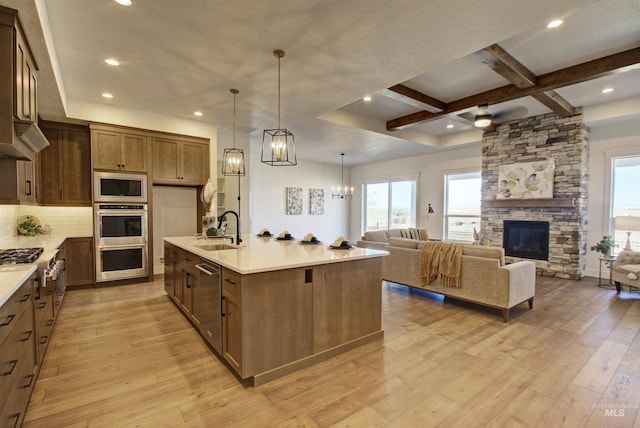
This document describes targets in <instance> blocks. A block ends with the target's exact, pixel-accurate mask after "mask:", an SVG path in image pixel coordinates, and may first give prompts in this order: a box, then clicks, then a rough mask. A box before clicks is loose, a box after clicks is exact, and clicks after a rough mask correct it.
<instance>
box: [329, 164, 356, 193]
mask: <svg viewBox="0 0 640 428" xmlns="http://www.w3.org/2000/svg"><path fill="white" fill-rule="evenodd" d="M340 156H342V170H341V171H342V174H341V177H340V186H338V188H335V187H332V188H331V198H332V199H335V198H338V199H351V198H352V197H353V187H348V186H345V185H344V153H340Z"/></svg>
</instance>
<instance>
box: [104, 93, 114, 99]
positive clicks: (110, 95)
mask: <svg viewBox="0 0 640 428" xmlns="http://www.w3.org/2000/svg"><path fill="white" fill-rule="evenodd" d="M102 97H103V98H109V99H111V98H113V95H112V94H110V93H109V92H104V93H103V94H102Z"/></svg>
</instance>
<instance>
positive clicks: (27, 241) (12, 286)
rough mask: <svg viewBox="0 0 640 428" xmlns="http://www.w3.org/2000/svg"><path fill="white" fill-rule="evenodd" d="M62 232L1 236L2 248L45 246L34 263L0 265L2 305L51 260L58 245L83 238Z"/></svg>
mask: <svg viewBox="0 0 640 428" xmlns="http://www.w3.org/2000/svg"><path fill="white" fill-rule="evenodd" d="M85 236H86V235H82V236H69V235H61V234H45V235H37V236H3V237H1V238H0V249H12V248H37V247H42V248H44V251H43V253H42V254H41V255H40V257H39V258H38V260H36V261H35V263H32V264H23V265H3V266H0V305H3V304H4V303H5V302H6V301H7V300H9V298H10V297H11V295H12V294H13V293H14V292H15V291H16V290H17V289H18V288H19V287H20V286H21V285H22V284H23V283H24V281H26V280H27V279H28V278H29V277H30V276H31V274H32V273H33V272H35V271H36V269H37V267H38V265H39V264H41V263H46V262H47V261H49V260H50V259H51V258H52V257H53V256H54V255H55V254H56V252H57V251H58V247H59V246H60V245H62V243H63V242H64V241H65V239H67V238H83V237H85Z"/></svg>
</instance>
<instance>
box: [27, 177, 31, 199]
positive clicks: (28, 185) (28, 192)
mask: <svg viewBox="0 0 640 428" xmlns="http://www.w3.org/2000/svg"><path fill="white" fill-rule="evenodd" d="M26 193H27V196H31V180H27V192H26Z"/></svg>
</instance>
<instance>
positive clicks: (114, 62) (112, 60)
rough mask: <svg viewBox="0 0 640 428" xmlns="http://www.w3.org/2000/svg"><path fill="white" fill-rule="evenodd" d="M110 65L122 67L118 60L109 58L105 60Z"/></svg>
mask: <svg viewBox="0 0 640 428" xmlns="http://www.w3.org/2000/svg"><path fill="white" fill-rule="evenodd" d="M104 62H106V63H107V64H109V65H120V62H119V61H118V60H117V59H113V58H107V59H105V60H104Z"/></svg>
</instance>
